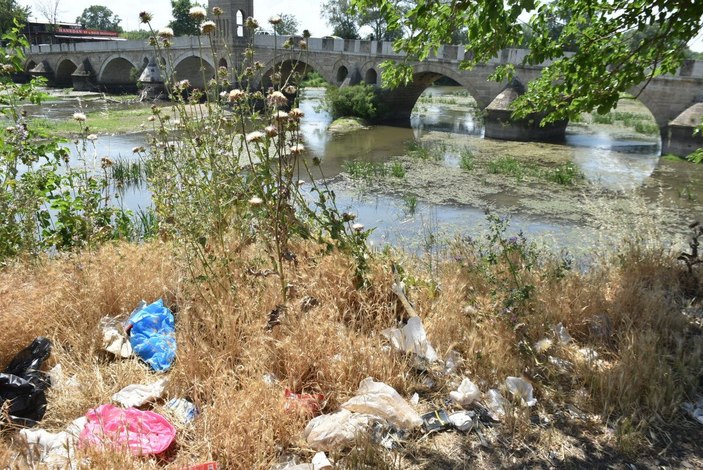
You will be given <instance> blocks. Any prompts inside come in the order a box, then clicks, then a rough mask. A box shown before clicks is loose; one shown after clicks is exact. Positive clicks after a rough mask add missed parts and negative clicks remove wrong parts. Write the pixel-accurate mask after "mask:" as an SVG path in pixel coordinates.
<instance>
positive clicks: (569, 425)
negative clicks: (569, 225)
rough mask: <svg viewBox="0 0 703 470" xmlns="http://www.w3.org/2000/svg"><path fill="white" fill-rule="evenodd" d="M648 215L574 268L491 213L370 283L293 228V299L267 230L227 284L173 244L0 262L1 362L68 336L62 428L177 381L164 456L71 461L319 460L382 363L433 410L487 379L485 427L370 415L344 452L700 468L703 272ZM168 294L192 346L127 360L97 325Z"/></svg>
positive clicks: (161, 407) (386, 261)
mask: <svg viewBox="0 0 703 470" xmlns="http://www.w3.org/2000/svg"><path fill="white" fill-rule="evenodd" d="M633 230H634V232H633V236H632V237H630V238H628V240H626V241H625V242H624V243H622V244H621V245H620V248H619V250H616V251H613V252H609V253H608V252H605V251H600V252H594V253H593V254H592V255H593V257H594V260H595V261H596V262H594V263H592V265H591V267H590V268H589V269H587V270H577V269H572V268H571V267H570V264H569V262H568V259H564V258H562V257H561V256H560V255H555V254H550V253H549V252H545V251H540V250H537V249H536V248H535V247H534V246H533V245H532V244H531V243H530V241H529V240H523V239H521V238H516V239H512V238H511V239H508V238H506V235H505V232H503V231H502V229H501V222H499V221H494V223H493V225H492V230H491V231H489V232H487V233H486V234H485V235H486V236H482V237H479V238H477V239H476V240H475V241H472V240H464V241H463V242H461V243H459V244H456V245H454V246H453V247H452V251H451V252H450V253H447V255H450V256H446V257H445V256H441V257H439V258H437V259H434V260H428V259H426V258H415V257H413V256H408V255H406V254H404V253H401V252H397V251H394V250H389V251H387V252H385V253H383V254H381V253H378V254H376V255H374V256H373V257H372V258H371V259H370V260H369V263H370V264H369V271H368V280H369V282H368V284H367V285H366V287H363V288H357V287H355V285H354V282H353V278H354V276H353V273H354V269H355V268H354V262H353V261H352V260H351V259H350V258H349V257H347V256H346V255H343V254H341V253H338V252H332V253H328V252H327V250H325V249H324V247H320V246H317V245H315V244H311V243H307V242H296V243H295V244H294V245H292V247H291V249H292V252H293V254H294V256H295V260H296V263H295V268H294V269H292V271H291V274H290V275H291V277H290V280H289V282H290V284H291V285H292V286H295V289H293V290H291V298H290V299H289V301H288V303H287V305H286V307H285V308H284V309H281V308H280V307H279V306H278V304H277V302H278V300H277V299H278V297H279V286H278V285H277V283H276V280H275V279H274V278H271V277H268V276H263V275H257V269H256V266H259V265H260V259H261V257H262V256H265V255H264V251H263V250H262V247H259V246H258V245H257V244H256V243H254V242H252V241H251V240H250V241H239V242H236V241H233V243H234V244H233V249H235V251H236V253H237V262H236V263H235V265H233V271H232V272H231V273H229V274H228V276H229V277H228V279H234V280H236V285H237V288H236V289H235V290H231V291H221V290H211V289H210V287H208V286H214V285H216V284H217V283H216V282H214V280H213V282H212V283H210V282H206V283H205V284H202V283H191V282H188V281H187V279H188V274H187V273H186V272H184V271H183V270H184V269H185V268H184V267H183V266H182V265H181V264H180V263H179V261H178V259H177V258H175V257H174V253H175V252H174V249H173V248H174V247H172V246H170V244H168V243H161V242H149V243H145V244H140V245H137V244H124V243H116V244H108V245H106V246H104V247H103V248H100V249H97V250H95V251H92V252H79V253H75V254H71V255H70V256H68V255H67V256H60V257H54V258H52V259H44V260H43V261H42V262H40V263H33V264H22V263H18V264H16V265H14V266H9V267H7V268H5V269H4V270H2V271H1V272H0V286H2V287H1V288H0V321H2V323H3V324H6V325H13V326H12V328H6V329H4V330H2V331H0V345H2V347H1V348H0V363H1V364H7V363H8V362H9V360H10V359H11V358H12V357H13V356H14V355H15V354H16V353H17V352H18V351H19V350H20V349H22V348H23V347H24V346H26V345H27V344H29V342H31V340H32V339H33V338H34V337H36V336H38V335H43V336H46V337H48V338H49V339H50V340H51V341H52V342H53V345H54V348H53V352H52V355H51V357H50V359H49V361H48V363H47V364H46V365H45V368H46V369H49V368H51V367H53V366H55V365H56V364H61V366H62V375H61V378H58V379H57V381H56V382H54V381H53V379H52V387H51V388H49V390H48V393H47V401H48V407H47V412H46V416H45V417H44V419H43V420H42V421H41V423H40V424H39V426H40V427H41V428H43V429H46V430H48V431H50V432H58V431H61V430H63V429H65V428H66V426H67V425H68V424H69V423H70V422H71V421H73V420H74V419H76V418H78V417H80V416H82V415H83V414H84V413H85V412H86V411H87V410H89V409H91V408H94V407H96V406H98V405H100V404H103V403H109V402H110V401H111V397H112V395H113V394H114V393H116V392H117V391H118V390H120V389H121V388H123V387H125V386H127V385H129V384H139V383H142V384H149V383H152V382H154V381H155V380H157V379H161V378H167V379H168V384H167V386H166V391H165V394H164V397H163V398H162V399H157V400H156V401H155V402H153V403H152V404H149V405H146V407H147V409H153V410H154V411H157V412H159V413H162V414H163V415H164V416H167V417H168V419H169V420H172V422H173V423H175V424H176V428H177V432H176V444H175V445H174V446H172V447H171V448H170V449H169V451H168V452H167V453H166V454H165V455H163V456H161V457H158V458H156V457H132V456H129V455H126V454H125V453H124V452H123V451H122V450H119V449H116V450H109V449H106V450H104V451H97V450H96V449H92V450H91V449H90V448H79V449H77V451H76V452H77V453H76V455H75V458H76V459H78V460H82V459H86V458H87V459H90V464H89V466H90V468H95V469H101V468H117V467H119V468H125V467H127V466H129V467H130V468H156V467H158V468H174V469H175V468H184V467H186V466H188V465H192V464H195V463H197V462H204V461H208V460H215V461H217V462H219V464H220V465H221V468H242V469H253V468H261V469H270V468H275V467H274V466H275V465H276V464H277V463H280V462H283V461H297V462H310V460H311V458H312V456H313V454H314V452H315V451H314V449H313V448H311V444H310V443H309V442H308V441H306V439H305V437H304V433H303V431H304V429H305V427H306V425H307V423H308V422H309V421H310V419H311V418H312V416H313V415H316V414H329V413H334V412H336V411H338V410H339V409H340V405H341V404H343V403H344V402H345V401H347V400H348V399H350V398H351V397H353V396H355V395H356V393H357V388H358V386H359V383H360V382H361V380H363V379H364V378H366V377H369V376H371V377H374V379H375V380H378V381H382V382H385V383H387V384H388V385H390V386H392V387H394V388H395V389H396V390H397V391H398V393H399V394H400V396H401V397H402V398H403V399H405V400H410V398H411V397H412V396H413V394H415V393H417V394H418V397H419V400H418V403H417V404H416V405H414V406H413V407H412V408H413V410H415V411H414V412H417V413H419V414H423V413H427V412H431V411H432V410H437V409H447V410H449V412H451V411H452V410H454V411H458V410H460V409H461V406H459V405H457V404H456V403H454V402H452V401H450V400H448V398H449V392H450V391H452V390H455V389H456V388H457V386H458V385H459V383H460V382H461V381H462V380H463V379H464V378H468V379H470V380H471V381H472V382H473V383H474V384H476V386H477V387H478V388H479V390H480V391H481V392H482V393H481V396H480V398H479V399H478V400H477V401H476V402H474V403H471V404H468V405H466V408H467V409H468V410H470V411H471V412H473V413H474V414H473V416H474V417H473V421H472V422H473V424H472V427H471V430H469V431H457V430H451V429H446V430H442V431H435V432H432V433H428V432H427V431H426V430H423V428H421V427H420V428H416V429H413V430H412V431H410V432H405V433H401V434H391V436H394V437H393V439H394V440H396V441H397V442H396V443H395V444H394V445H393V449H392V450H389V449H387V448H386V447H384V445H382V444H381V443H380V439H381V438H382V437H384V436H385V435H386V434H385V432H383V433H381V434H378V433H376V432H374V431H372V429H370V428H369V429H361V430H360V434H359V435H358V440H357V441H356V444H352V443H351V442H350V443H347V444H339V445H335V446H332V448H330V449H329V450H328V456H329V457H330V458H331V459H333V460H334V461H335V462H336V464H337V468H350V469H351V468H361V467H363V468H388V469H391V468H393V469H395V468H405V469H410V470H419V469H428V470H429V469H449V468H462V467H463V466H465V465H466V464H467V462H470V463H471V466H472V467H473V468H479V469H483V468H485V469H488V468H496V467H525V466H528V467H539V466H549V467H551V466H557V467H572V466H573V467H593V466H610V467H615V468H621V467H622V468H629V467H631V466H633V465H634V466H637V467H639V466H645V467H646V466H647V465H650V464H652V462H655V463H656V465H657V466H660V467H662V466H663V467H667V468H674V467H676V468H680V467H684V466H685V467H687V468H698V467H700V466H701V465H703V455H701V452H700V446H698V443H697V441H696V440H695V438H694V436H696V435H698V434H699V433H700V429H701V428H700V426H701V424H700V423H697V422H695V421H693V420H691V419H690V418H688V417H687V415H686V414H685V412H684V411H683V409H682V408H681V405H682V403H685V402H688V401H690V400H692V399H694V397H695V394H696V391H697V386H698V383H699V379H700V371H701V367H703V365H702V364H701V360H702V359H701V358H702V357H703V336H702V333H701V328H700V325H701V318H702V317H703V305H701V303H700V293H701V292H703V284H702V283H701V281H700V276H699V278H698V279H696V278H693V277H691V276H690V275H689V274H688V272H687V270H686V268H685V266H684V265H683V263H681V262H680V261H677V260H676V259H675V258H676V256H677V255H678V253H675V252H673V253H669V252H666V250H663V249H662V247H661V245H655V244H649V243H647V242H646V240H643V239H642V236H643V232H637V227H633ZM235 247H236V248H235ZM699 271H700V270H699ZM394 272H396V273H401V274H396V275H394V274H393V273H394ZM396 276H401V277H396ZM401 279H402V280H403V282H404V284H405V287H406V294H407V296H408V298H409V299H410V300H411V301H412V302H413V304H414V311H415V312H416V313H417V314H418V315H419V317H420V319H421V322H422V323H423V324H424V326H425V328H426V330H427V339H428V341H429V343H430V344H431V345H432V346H433V347H434V349H435V350H436V353H437V356H438V358H439V360H437V361H433V362H420V363H419V364H421V365H418V362H417V359H416V358H415V357H414V355H413V354H403V353H400V352H398V351H395V350H393V348H392V346H391V343H390V342H389V341H388V340H387V339H386V338H384V337H383V335H382V334H381V333H382V331H383V330H384V329H386V328H392V327H396V326H399V325H401V324H402V322H403V321H404V320H406V319H407V318H408V315H410V314H412V312H410V311H408V310H407V309H406V308H405V307H404V306H403V303H402V302H401V299H400V298H399V297H398V296H397V295H396V294H394V293H393V283H394V282H397V281H400V280H401ZM516 294H519V295H516ZM158 298H163V299H164V301H165V303H166V304H167V305H168V306H169V307H171V308H172V309H173V311H174V312H175V316H176V320H175V325H176V344H177V358H176V361H175V363H174V365H173V366H172V368H171V369H170V370H169V371H168V372H167V373H166V374H165V375H164V374H158V375H157V374H154V373H153V372H151V371H150V370H149V367H148V366H146V365H145V364H144V363H143V362H141V361H139V360H137V359H136V358H134V357H132V358H128V359H119V358H115V357H114V356H112V355H111V354H108V353H106V352H105V351H103V350H102V344H101V341H100V338H101V337H102V333H101V325H102V323H101V318H103V317H106V316H107V317H118V318H124V317H125V316H126V315H128V314H129V312H130V311H132V309H133V308H134V307H135V306H136V305H137V303H138V302H139V301H140V300H141V299H145V300H146V301H147V302H152V301H154V300H156V299H158ZM273 312H279V313H278V314H276V321H275V322H274V323H273V324H272V323H271V318H272V316H271V315H272V314H273ZM557 325H560V327H563V329H555V326H557ZM450 358H451V359H450ZM509 376H515V377H522V378H523V379H524V380H526V381H527V382H529V383H530V384H531V385H532V387H533V388H534V391H533V397H534V399H535V400H536V404H534V405H533V406H525V404H524V403H522V402H521V399H520V398H518V397H514V396H512V395H511V394H510V392H509V391H508V389H507V388H506V385H505V381H506V378H507V377H509ZM287 389H288V390H290V391H292V392H295V393H313V394H321V396H322V398H321V400H320V402H319V411H318V408H317V407H315V408H309V407H308V405H305V404H296V402H295V399H290V398H286V390H287ZM490 389H496V390H499V391H500V393H501V394H502V396H503V397H505V399H506V401H505V402H503V404H502V406H503V411H502V412H500V413H498V414H496V415H495V417H496V419H492V418H491V417H489V415H488V414H487V411H486V410H491V409H492V408H491V406H490V403H492V402H491V401H490V399H489V397H490V395H489V393H488V391H489V390H490ZM170 398H187V399H188V400H190V401H192V402H193V403H194V404H195V405H196V406H197V408H198V409H199V416H198V417H196V418H195V419H194V420H193V421H191V422H189V423H186V424H178V421H177V420H176V418H175V415H173V414H170V412H169V411H168V409H167V407H166V406H165V403H166V401H168V399H170ZM291 400H293V401H291ZM503 413H504V414H503ZM233 425H234V427H233ZM16 436H17V435H16V432H15V431H13V430H11V429H8V430H6V431H5V432H4V433H3V435H2V440H0V456H2V461H4V462H5V463H6V464H9V465H11V466H20V467H22V466H24V465H27V462H26V460H25V459H27V456H26V454H25V452H24V446H23V444H22V443H21V441H20V440H18V439H16ZM374 436H377V437H374ZM385 445H388V443H386V444H385Z"/></svg>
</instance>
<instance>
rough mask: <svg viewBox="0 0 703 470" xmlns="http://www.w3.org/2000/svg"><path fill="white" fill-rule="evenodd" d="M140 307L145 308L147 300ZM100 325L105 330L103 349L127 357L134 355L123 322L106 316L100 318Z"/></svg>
mask: <svg viewBox="0 0 703 470" xmlns="http://www.w3.org/2000/svg"><path fill="white" fill-rule="evenodd" d="M142 303H143V305H142V304H140V305H141V306H140V307H138V309H139V310H141V309H142V308H144V306H145V305H146V302H144V301H142ZM100 327H101V329H102V332H103V349H105V351H107V352H109V353H111V354H114V355H115V356H117V357H123V358H127V357H129V356H131V355H132V345H131V344H130V343H129V338H127V333H126V332H125V331H124V328H123V326H122V323H121V322H119V321H118V320H117V319H116V318H111V317H104V318H103V319H101V320H100Z"/></svg>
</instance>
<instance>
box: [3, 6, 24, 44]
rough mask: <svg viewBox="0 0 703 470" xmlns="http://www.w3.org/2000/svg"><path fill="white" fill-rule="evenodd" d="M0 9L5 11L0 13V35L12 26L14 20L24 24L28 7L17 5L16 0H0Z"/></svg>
mask: <svg viewBox="0 0 703 470" xmlns="http://www.w3.org/2000/svg"><path fill="white" fill-rule="evenodd" d="M0 11H3V12H6V13H4V14H2V15H0V37H1V36H3V35H4V34H5V33H7V32H8V31H10V30H11V29H12V28H13V27H14V25H15V20H17V22H18V23H20V24H25V23H26V22H27V18H28V17H29V7H22V6H19V5H17V1H16V0H0Z"/></svg>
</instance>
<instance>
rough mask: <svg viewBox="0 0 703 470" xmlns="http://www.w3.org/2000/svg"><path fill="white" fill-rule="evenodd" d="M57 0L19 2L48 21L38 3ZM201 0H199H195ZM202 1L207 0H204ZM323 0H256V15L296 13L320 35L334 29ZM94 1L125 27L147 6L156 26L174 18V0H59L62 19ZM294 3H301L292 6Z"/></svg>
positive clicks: (264, 18)
mask: <svg viewBox="0 0 703 470" xmlns="http://www.w3.org/2000/svg"><path fill="white" fill-rule="evenodd" d="M54 1H55V0H18V1H17V3H19V4H20V5H24V6H29V7H31V8H32V17H34V18H36V19H38V20H41V21H45V18H44V17H42V16H41V14H40V13H39V10H38V8H36V5H37V4H39V3H41V2H43V3H44V4H46V3H47V2H48V3H53V2H54ZM193 3H198V2H193ZM199 3H207V0H202V1H201V2H199ZM321 3H322V0H295V1H290V0H254V17H255V18H256V19H257V20H259V24H261V25H267V24H268V23H267V20H268V19H269V18H270V17H271V16H273V15H275V14H277V13H290V14H293V15H295V17H296V18H297V19H298V22H299V24H300V27H299V29H300V31H302V30H303V29H308V30H310V32H311V33H312V35H313V36H316V37H320V36H325V35H327V34H331V33H332V28H330V27H329V26H327V23H326V21H325V20H324V19H323V18H322V15H321V14H320V4H321ZM91 5H103V6H106V7H108V8H109V9H110V10H112V12H113V13H114V14H116V15H117V16H119V17H120V19H121V20H122V22H121V23H120V26H122V28H123V29H125V30H133V29H139V27H140V26H141V25H140V23H139V12H140V11H143V10H146V11H148V12H150V13H152V14H153V15H154V20H153V25H154V27H156V28H160V27H162V26H166V24H167V23H168V22H169V21H171V19H172V17H171V0H118V1H114V0H113V1H111V2H105V1H100V0H59V15H58V16H59V20H61V21H66V22H69V23H72V22H74V21H76V18H77V17H79V16H80V15H81V13H83V10H84V9H85V8H87V7H89V6H91ZM291 5H297V8H296V7H291Z"/></svg>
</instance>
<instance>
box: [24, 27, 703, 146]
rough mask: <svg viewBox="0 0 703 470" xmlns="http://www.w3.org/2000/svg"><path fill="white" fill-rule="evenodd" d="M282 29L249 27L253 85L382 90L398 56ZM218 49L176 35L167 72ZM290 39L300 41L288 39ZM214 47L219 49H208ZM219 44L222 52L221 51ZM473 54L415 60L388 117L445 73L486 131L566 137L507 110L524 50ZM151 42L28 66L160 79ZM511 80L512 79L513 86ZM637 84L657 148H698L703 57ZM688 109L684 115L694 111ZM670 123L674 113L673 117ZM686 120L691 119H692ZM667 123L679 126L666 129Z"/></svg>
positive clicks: (196, 63) (181, 74)
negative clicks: (285, 77)
mask: <svg viewBox="0 0 703 470" xmlns="http://www.w3.org/2000/svg"><path fill="white" fill-rule="evenodd" d="M286 38H287V37H285V36H278V37H274V36H269V35H255V36H254V38H253V44H254V50H255V60H257V61H259V62H261V63H262V64H263V68H262V69H261V71H260V72H259V73H258V75H257V76H256V78H255V79H254V82H253V85H254V86H256V87H258V86H261V85H265V84H266V83H267V80H268V79H267V77H270V75H271V73H272V70H273V69H274V68H275V67H279V66H281V67H282V69H283V71H284V73H285V72H286V71H290V70H293V69H297V70H298V71H301V72H304V71H308V70H310V69H313V70H316V71H317V72H319V73H320V74H321V75H322V76H323V77H324V78H325V80H327V81H328V82H329V83H331V84H333V85H338V86H341V85H345V84H352V85H353V84H357V83H361V82H364V83H367V84H370V85H374V86H377V87H380V88H383V83H382V80H381V63H382V62H384V61H386V60H396V61H400V60H403V59H404V54H403V53H397V52H395V51H394V50H393V48H392V43H391V42H385V41H364V40H346V39H336V38H309V39H308V40H307V49H306V50H304V51H302V50H300V49H299V48H293V49H290V50H284V49H282V47H281V45H282V43H283V42H284V41H285V39H286ZM213 41H215V45H216V46H217V47H215V48H211V47H210V42H209V40H208V39H207V38H203V37H201V38H200V42H199V39H198V38H197V37H177V38H174V39H173V40H172V46H171V48H170V49H169V50H168V51H167V54H168V60H166V61H165V62H166V64H165V66H166V69H167V70H166V76H173V77H175V79H176V80H184V79H187V80H189V82H190V83H191V85H192V86H194V87H198V88H202V87H203V86H204V83H203V82H204V80H203V78H205V80H209V79H210V78H211V77H213V76H214V74H215V72H216V69H217V68H219V67H225V68H227V69H228V70H231V69H232V68H233V67H234V68H236V69H239V67H241V65H242V64H241V57H242V52H243V50H244V48H245V44H246V43H245V42H244V40H241V39H240V40H239V41H237V40H235V41H233V42H231V43H230V44H229V45H228V46H227V47H224V44H225V42H223V41H219V40H217V39H214V40H213ZM294 42H296V41H294ZM213 49H214V50H215V53H213ZM218 51H219V52H218ZM468 53H470V52H469V51H468V50H467V49H465V47H464V46H442V47H440V48H439V49H438V50H437V52H436V54H435V55H433V56H432V57H430V58H428V59H426V60H424V61H421V62H416V63H414V64H412V65H413V69H414V77H413V78H414V80H413V82H412V83H410V84H409V85H407V86H404V87H400V88H396V89H392V90H385V89H384V90H383V92H382V97H383V100H384V102H385V104H386V105H387V106H386V107H387V109H389V110H390V112H389V113H388V114H387V115H386V116H385V118H384V120H385V121H386V122H389V123H400V124H405V125H408V124H409V121H410V114H411V112H412V109H413V107H414V106H415V103H416V101H417V99H418V98H419V97H420V95H421V94H422V92H423V91H424V90H425V89H426V88H427V87H429V86H430V85H431V84H432V83H433V82H435V81H436V80H437V79H439V78H441V77H448V78H451V79H452V80H454V81H456V82H457V83H459V84H460V85H461V86H462V87H464V88H465V89H466V90H467V91H468V92H469V93H470V94H471V96H472V97H473V98H474V99H475V100H476V102H477V104H478V106H479V107H480V108H481V109H482V110H485V111H486V136H487V137H493V138H503V139H509V140H554V139H559V138H560V137H561V138H563V134H564V129H565V127H566V123H558V124H557V125H555V126H550V127H547V128H546V129H545V128H539V126H538V125H537V123H538V122H539V118H538V117H537V119H536V120H535V119H531V120H523V121H522V122H515V121H512V120H510V118H509V110H508V109H506V108H507V107H508V106H509V104H510V102H511V101H512V99H514V97H515V95H516V92H515V89H516V88H518V89H519V88H520V86H521V85H524V86H526V85H527V84H528V83H529V82H530V81H531V80H534V79H535V78H536V77H537V76H538V75H539V73H540V71H541V70H542V68H543V67H545V66H547V65H549V64H548V63H545V64H542V65H540V66H525V65H522V61H523V59H524V57H525V55H526V54H527V51H526V50H522V49H506V50H503V51H502V52H501V54H500V56H498V57H495V58H494V59H492V60H490V61H488V62H487V63H485V64H481V65H478V66H476V67H474V68H473V69H471V70H461V69H459V67H458V65H459V63H460V62H461V61H462V60H463V59H464V57H465V55H466V54H468ZM156 64H157V61H156V54H155V50H154V48H153V47H151V46H149V45H148V44H147V43H146V42H145V41H104V42H102V41H101V42H94V43H75V44H54V45H38V46H32V47H31V49H30V50H28V51H27V61H26V64H25V70H26V71H27V72H28V73H30V74H32V75H35V76H44V77H46V78H47V79H48V80H49V82H50V84H53V85H55V86H66V87H70V86H73V87H74V88H75V89H78V90H96V89H97V90H108V91H115V90H130V89H131V90H134V89H136V86H137V81H138V80H139V81H141V82H143V83H145V84H150V83H151V84H155V83H161V82H162V79H161V76H162V75H161V73H160V71H159V67H158V66H157V65H156ZM500 64H513V65H514V66H515V70H516V75H517V80H518V81H519V83H518V84H517V87H516V88H515V87H513V88H508V89H507V90H506V84H505V83H497V82H494V81H492V80H489V79H488V77H489V76H490V75H491V74H492V73H493V72H494V71H495V69H496V67H497V66H498V65H500ZM513 85H515V84H513ZM640 88H641V87H639V86H638V87H635V88H634V89H633V90H631V92H632V93H633V94H635V95H638V99H639V100H640V101H641V102H642V103H643V104H644V105H645V106H646V107H647V108H648V109H649V111H650V112H651V113H652V115H653V116H654V119H655V121H656V123H657V125H658V126H659V128H660V129H661V135H662V147H663V152H664V153H667V152H671V153H675V154H679V155H685V154H688V153H690V152H691V151H693V150H695V148H698V147H703V139H702V138H701V137H700V136H696V137H694V136H691V137H690V138H688V137H687V135H688V134H687V132H686V131H685V129H683V131H682V129H680V127H681V126H683V127H691V130H692V129H693V127H694V126H695V125H697V124H699V123H700V118H699V119H698V123H695V122H691V123H683V124H682V123H681V119H678V120H677V119H676V118H677V117H678V116H680V115H684V113H685V112H686V111H687V110H689V108H691V110H693V109H696V110H698V109H699V108H700V107H695V108H693V107H694V106H695V105H696V104H697V103H699V102H703V61H686V62H684V63H683V64H682V66H681V67H680V68H679V70H678V71H677V72H676V74H673V75H664V76H659V77H656V78H654V79H653V80H651V81H650V83H648V84H647V86H646V87H645V88H644V90H640ZM691 110H689V112H688V113H686V114H685V115H686V116H690V115H691ZM674 120H675V122H674V123H671V121H674ZM688 120H689V121H690V118H689V119H688ZM672 126H674V127H676V126H678V127H677V128H676V129H674V132H672Z"/></svg>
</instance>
